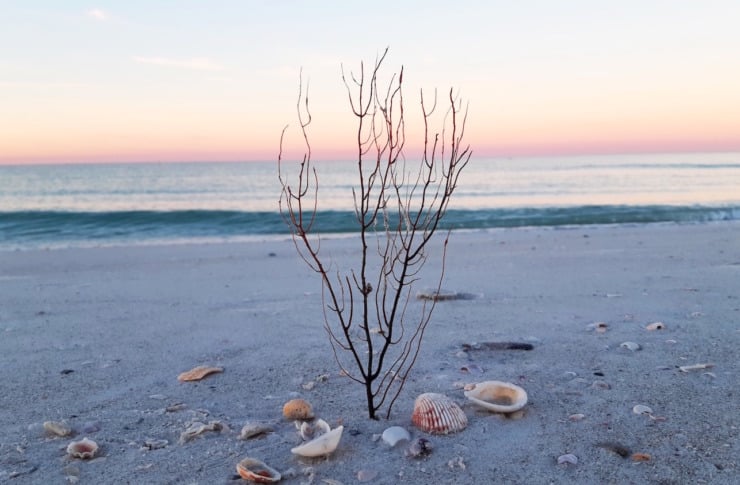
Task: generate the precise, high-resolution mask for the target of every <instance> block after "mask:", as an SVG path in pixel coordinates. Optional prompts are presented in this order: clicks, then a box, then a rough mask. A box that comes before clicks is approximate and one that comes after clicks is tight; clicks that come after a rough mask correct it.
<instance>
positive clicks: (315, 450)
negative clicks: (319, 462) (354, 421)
mask: <svg viewBox="0 0 740 485" xmlns="http://www.w3.org/2000/svg"><path fill="white" fill-rule="evenodd" d="M342 431H344V426H337V427H336V428H334V429H333V430H331V431H329V432H328V433H324V434H322V435H321V436H319V437H318V438H314V439H312V440H311V441H309V442H307V443H304V444H302V445H300V446H296V447H295V448H293V449H291V450H290V452H291V453H293V454H296V455H300V456H306V457H316V456H324V455H328V454H330V453H332V452H333V451H334V450H336V449H337V446H338V445H339V440H340V439H341V438H342Z"/></svg>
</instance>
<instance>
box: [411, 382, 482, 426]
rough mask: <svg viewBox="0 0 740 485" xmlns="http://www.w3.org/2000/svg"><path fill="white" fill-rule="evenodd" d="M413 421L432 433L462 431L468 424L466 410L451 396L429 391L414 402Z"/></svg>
mask: <svg viewBox="0 0 740 485" xmlns="http://www.w3.org/2000/svg"><path fill="white" fill-rule="evenodd" d="M411 421H412V422H413V423H414V425H415V426H416V427H417V428H419V429H420V430H422V431H424V432H426V433H431V434H448V433H456V432H458V431H462V430H463V429H465V427H466V426H467V425H468V418H467V416H465V412H464V411H463V410H462V409H461V408H460V406H458V405H457V404H455V402H454V401H453V400H452V399H450V398H449V397H447V396H445V395H443V394H437V393H434V392H427V393H424V394H421V395H420V396H419V397H417V398H416V401H415V402H414V412H413V414H412V415H411Z"/></svg>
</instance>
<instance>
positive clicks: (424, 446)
mask: <svg viewBox="0 0 740 485" xmlns="http://www.w3.org/2000/svg"><path fill="white" fill-rule="evenodd" d="M431 452H432V444H431V443H430V442H429V440H428V439H426V438H416V439H415V440H414V441H413V442H412V443H411V445H409V448H408V450H406V456H410V457H413V458H420V457H422V456H426V455H428V454H429V453H431Z"/></svg>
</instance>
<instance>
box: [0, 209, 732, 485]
mask: <svg viewBox="0 0 740 485" xmlns="http://www.w3.org/2000/svg"><path fill="white" fill-rule="evenodd" d="M356 242H357V241H356V240H355V239H353V238H339V239H329V240H326V241H325V244H324V251H325V252H326V255H327V256H329V255H331V257H332V258H334V259H335V260H336V261H337V262H338V263H340V264H343V263H345V262H349V261H353V258H356V246H357V245H356ZM447 263H448V264H447V271H446V279H445V283H444V288H445V289H446V290H449V291H453V292H460V293H465V294H467V295H468V296H470V298H466V299H461V300H453V301H444V302H440V303H439V304H438V306H437V308H436V311H435V314H434V316H433V319H432V322H431V323H430V325H429V328H428V330H427V334H426V337H425V340H424V345H423V350H422V354H421V355H420V357H419V360H418V362H417V364H416V367H415V369H414V372H413V373H412V375H411V377H410V378H409V380H408V382H407V383H406V388H405V390H404V392H403V394H402V395H401V397H400V398H399V400H398V401H397V402H396V405H395V407H394V409H393V413H392V415H391V418H390V419H388V420H386V419H381V420H379V421H372V420H369V419H368V418H367V414H366V411H365V401H364V397H363V394H362V392H363V389H362V388H361V387H360V386H358V385H357V384H354V383H352V382H351V381H349V380H348V379H347V378H346V377H342V376H341V375H340V373H339V371H338V368H337V366H336V364H335V362H334V360H333V357H332V353H331V351H330V348H329V344H328V340H327V337H326V334H325V333H324V330H323V328H322V312H321V289H320V284H319V280H318V278H317V276H316V275H315V274H314V273H312V272H311V271H310V270H309V269H308V268H307V267H306V266H305V265H304V264H303V263H302V262H301V260H300V259H299V258H298V256H297V255H296V253H295V249H294V247H293V245H292V243H291V242H290V241H279V242H250V243H221V244H218V243H214V244H206V245H188V244H181V245H169V246H139V247H136V246H130V247H105V248H84V249H74V248H72V249H59V250H48V251H46V250H33V251H6V252H0V359H1V360H0V362H2V370H3V377H2V380H0V382H1V383H2V384H0V482H8V483H71V482H76V481H79V483H152V484H159V483H202V484H212V483H237V482H238V480H239V479H238V477H236V478H235V465H236V463H237V462H238V461H239V460H240V459H241V458H243V457H246V456H252V457H256V458H259V459H261V460H263V461H265V462H266V463H267V464H269V465H270V466H272V467H273V468H276V469H277V470H279V471H281V472H282V473H283V481H284V482H287V483H308V482H311V481H312V482H313V483H318V484H322V483H337V482H341V483H345V484H348V483H357V482H358V478H360V479H363V480H367V481H368V482H369V483H493V482H495V483H527V484H540V483H542V484H547V483H720V484H721V483H737V480H738V476H739V475H740V473H739V472H738V463H737V462H738V458H739V457H740V445H739V444H738V426H740V412H739V410H740V407H739V406H738V402H740V401H739V398H738V372H739V371H740V369H739V365H738V362H740V359H738V355H737V352H738V349H739V348H740V224H737V223H717V224H697V225H672V224H668V225H644V226H640V225H636V226H602V227H576V228H566V229H515V230H494V231H475V232H459V233H453V234H452V236H451V240H450V246H449V254H448V259H447ZM438 267H439V263H438V260H436V259H433V260H430V261H429V263H428V269H430V270H434V269H435V268H438ZM433 284H434V281H433V280H432V279H429V280H425V279H422V280H421V281H420V282H419V285H418V287H417V288H419V289H422V288H423V287H425V286H432V285H433ZM420 304H421V302H419V301H416V300H415V301H414V302H412V305H411V311H413V310H414V309H418V306H419V305H420ZM596 322H604V323H606V324H607V329H606V331H605V332H603V333H600V332H598V331H595V330H594V329H593V327H592V324H594V323H596ZM654 322H662V323H664V325H665V329H663V330H657V331H648V330H646V328H645V326H646V325H648V324H650V323H654ZM494 341H499V342H501V341H517V342H527V343H531V344H533V346H534V348H533V350H531V351H522V350H471V351H468V352H462V347H463V346H464V345H465V344H472V343H484V342H494ZM624 342H635V343H637V344H639V346H640V348H641V350H636V351H633V350H628V349H626V348H623V347H622V346H621V345H620V344H622V343H624ZM693 364H712V367H709V368H706V369H699V370H691V371H688V372H682V371H681V370H680V368H679V367H680V366H687V365H693ZM197 365H213V366H219V367H223V369H224V371H223V372H222V373H216V374H212V375H210V376H208V377H206V378H204V379H203V380H201V381H196V382H179V381H178V379H177V376H178V375H179V374H180V373H181V372H184V371H187V370H189V369H191V368H192V367H195V366H197ZM485 380H502V381H507V382H512V383H515V384H517V385H519V386H521V387H522V388H524V389H525V390H526V391H527V393H528V395H529V402H528V404H527V406H526V407H525V409H524V413H523V415H522V416H518V417H517V418H518V419H511V418H507V417H505V416H502V415H498V414H491V413H488V412H485V411H481V410H480V409H478V408H476V407H475V406H474V405H473V404H472V403H469V402H467V400H466V399H465V398H464V396H463V390H462V389H461V388H460V386H461V385H463V384H466V383H475V382H481V381H485ZM312 386H313V387H312ZM306 388H310V389H306ZM424 392H438V393H442V394H445V395H447V396H449V397H451V398H452V399H453V400H455V401H456V402H457V403H459V404H460V405H461V406H462V408H463V410H464V411H465V413H466V414H467V417H468V420H469V424H468V427H467V428H466V429H465V430H463V431H462V432H460V433H456V434H452V435H448V436H432V435H425V434H424V433H422V432H420V431H419V430H417V429H416V428H414V426H413V425H412V423H411V421H410V416H411V412H412V408H413V402H414V399H415V398H416V396H418V395H419V394H421V393H424ZM294 397H302V398H304V399H306V400H308V401H309V402H310V403H311V404H312V405H313V407H314V410H315V411H316V414H317V415H318V416H320V417H321V418H323V419H325V420H326V421H327V422H329V423H330V424H331V425H332V426H336V425H338V424H340V423H341V424H343V425H344V428H345V429H344V434H343V436H342V440H341V442H340V444H339V446H338V448H337V449H336V451H335V452H334V453H333V454H332V455H331V456H329V457H328V458H318V459H304V458H299V457H297V456H294V455H293V454H291V452H290V449H291V448H292V447H294V446H296V445H297V444H299V443H300V441H301V440H300V437H299V436H298V434H297V432H296V429H295V426H294V424H293V423H292V422H289V421H286V420H284V419H283V418H282V414H281V410H282V406H283V404H284V403H285V402H286V401H288V400H289V399H292V398H294ZM640 404H641V405H645V406H649V407H650V408H651V409H652V415H638V414H635V413H634V412H633V407H634V406H635V405H640ZM574 415H582V416H574ZM578 418H580V419H578ZM44 421H60V422H66V423H67V424H68V425H69V426H70V427H71V428H72V429H73V432H74V433H75V436H74V437H73V438H72V437H53V436H49V435H48V434H46V433H45V432H44V430H43V427H42V423H43V422H44ZM247 421H258V422H263V423H266V424H269V425H270V426H271V427H272V429H273V430H274V431H273V432H272V433H268V434H267V435H262V436H260V437H257V438H254V439H251V440H240V439H238V435H239V431H240V430H241V428H242V426H243V425H244V424H245V423H246V422H247ZM194 422H202V423H204V424H208V423H211V422H218V423H219V425H220V426H217V427H221V429H220V431H209V432H205V433H203V434H202V435H200V436H197V437H195V438H193V439H192V440H190V441H188V442H185V443H180V442H179V438H180V435H181V433H182V432H183V431H185V429H186V428H187V427H188V426H189V425H190V424H192V423H194ZM393 425H398V426H402V427H404V428H405V429H407V430H408V431H409V432H410V433H411V435H412V437H413V438H418V437H425V438H427V439H428V440H429V441H430V443H431V444H432V446H433V450H432V452H431V454H430V455H429V456H427V457H425V458H422V459H415V458H410V457H407V456H405V453H404V452H405V449H406V444H403V443H402V444H400V445H398V446H396V447H395V448H390V447H389V446H388V445H387V444H385V443H384V442H383V441H382V440H379V439H377V436H378V435H379V434H380V433H382V432H383V430H384V429H386V428H388V427H390V426H393ZM82 437H88V438H90V439H93V440H94V441H96V442H97V443H98V444H99V446H100V450H99V453H98V456H97V457H96V458H94V459H92V460H84V461H83V460H75V459H70V458H68V457H67V456H66V453H65V448H66V446H67V445H68V443H69V442H70V441H72V440H73V439H80V438H82ZM617 451H621V452H623V453H626V454H627V455H628V456H626V457H622V456H620V454H619V453H617ZM633 453H642V454H646V455H649V458H650V459H649V460H648V461H634V460H633V459H632V456H631V455H632V454H633ZM564 454H573V455H575V457H576V458H577V461H578V462H577V464H558V463H557V460H558V457H559V456H561V455H564ZM327 480H328V481H327Z"/></svg>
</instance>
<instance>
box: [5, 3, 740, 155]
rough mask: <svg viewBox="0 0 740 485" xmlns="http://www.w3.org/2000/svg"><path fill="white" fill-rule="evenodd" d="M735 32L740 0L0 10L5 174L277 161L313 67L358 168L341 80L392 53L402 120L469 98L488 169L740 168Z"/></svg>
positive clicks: (342, 151)
mask: <svg viewBox="0 0 740 485" xmlns="http://www.w3.org/2000/svg"><path fill="white" fill-rule="evenodd" d="M738 25H740V2H738V1H737V0H701V1H698V0H662V1H661V0H619V1H606V0H603V1H602V0H560V1H555V0H539V1H538V0H517V1H511V0H481V1H464V0H461V1H459V2H450V1H449V0H446V1H437V0H406V1H403V0H391V1H387V0H374V1H371V2H361V1H352V0H324V1H322V0H312V1H299V0H212V1H207V2H206V1H202V0H126V1H123V0H121V1H97V2H96V1H94V0H93V1H77V0H65V1H57V0H47V1H43V0H16V1H13V0H0V163H40V162H93V161H101V162H108V161H190V160H201V161H203V160H224V161H228V160H272V159H275V157H276V155H277V152H278V144H279V138H280V132H281V130H282V128H283V126H284V125H286V124H292V125H293V126H295V104H296V96H297V89H298V85H299V83H298V75H299V70H300V69H301V68H302V69H303V73H304V76H305V77H306V78H308V79H309V80H310V101H311V107H312V114H313V118H314V123H313V125H312V127H311V132H310V135H311V139H312V144H313V148H314V155H315V157H317V158H324V159H329V158H343V157H348V156H350V157H351V155H350V154H351V153H353V150H354V147H353V145H352V142H353V138H354V136H353V133H352V128H353V124H354V118H353V116H352V115H351V112H350V108H349V105H348V103H347V97H346V93H345V90H344V87H343V85H342V80H341V71H340V66H341V65H342V64H344V65H345V68H346V69H348V70H351V69H354V70H356V69H357V68H358V67H359V62H360V61H361V60H364V61H365V62H366V63H371V62H372V61H373V60H374V59H375V56H376V55H377V54H378V53H381V52H382V51H383V50H384V49H385V47H390V52H389V55H388V57H387V61H386V68H387V69H388V72H392V71H394V70H397V69H398V68H399V67H400V66H401V65H403V66H404V85H405V100H406V104H407V106H408V111H407V113H406V116H407V118H408V119H413V118H414V117H418V114H419V113H418V95H419V90H420V89H424V90H425V91H426V92H427V93H431V92H433V90H434V88H438V89H439V91H440V92H441V93H446V92H447V91H448V90H449V89H450V87H455V89H456V92H459V95H460V96H461V98H462V99H464V100H466V101H467V102H468V103H469V116H468V122H467V131H466V133H467V141H468V142H469V143H470V144H471V145H472V147H473V149H474V152H475V154H476V156H517V155H550V154H552V155H561V154H581V153H584V154H586V153H625V152H682V151H736V150H740V57H739V56H740V28H738ZM411 126H413V125H411ZM412 131H413V128H412ZM412 134H413V133H412ZM289 135H290V136H296V135H297V134H296V133H295V132H290V133H289ZM409 149H410V150H413V149H414V142H411V141H410V143H409ZM409 155H410V156H413V152H411V153H409Z"/></svg>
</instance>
